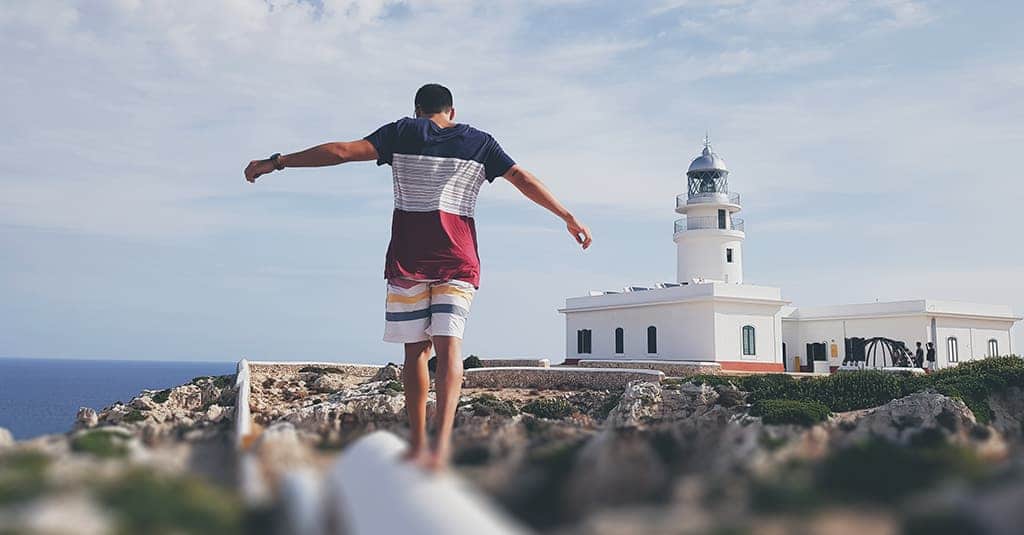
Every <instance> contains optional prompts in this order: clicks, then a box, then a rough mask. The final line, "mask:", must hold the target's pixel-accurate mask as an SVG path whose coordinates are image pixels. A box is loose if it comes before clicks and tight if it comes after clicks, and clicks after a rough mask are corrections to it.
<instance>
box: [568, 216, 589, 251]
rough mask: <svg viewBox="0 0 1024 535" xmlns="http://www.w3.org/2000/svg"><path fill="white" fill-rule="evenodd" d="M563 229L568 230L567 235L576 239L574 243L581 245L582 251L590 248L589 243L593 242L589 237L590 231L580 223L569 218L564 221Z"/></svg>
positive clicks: (571, 217) (573, 218)
mask: <svg viewBox="0 0 1024 535" xmlns="http://www.w3.org/2000/svg"><path fill="white" fill-rule="evenodd" d="M565 228H567V229H569V234H572V237H573V238H575V239H576V243H578V244H580V245H582V246H583V248H584V249H586V248H587V247H590V242H591V241H593V239H592V238H591V237H590V229H588V228H587V227H586V226H585V225H583V223H580V222H579V220H578V219H576V218H575V217H573V216H569V217H568V218H567V219H566V220H565Z"/></svg>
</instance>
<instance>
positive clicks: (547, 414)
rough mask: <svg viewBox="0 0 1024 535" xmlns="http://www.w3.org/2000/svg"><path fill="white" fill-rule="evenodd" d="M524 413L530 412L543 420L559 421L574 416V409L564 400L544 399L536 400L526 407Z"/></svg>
mask: <svg viewBox="0 0 1024 535" xmlns="http://www.w3.org/2000/svg"><path fill="white" fill-rule="evenodd" d="M523 412H528V413H530V414H532V415H534V416H539V417H541V418H550V419H558V418H565V417H566V416H569V415H570V414H572V412H573V407H572V404H571V403H569V401H568V400H566V399H564V398H542V399H535V400H533V401H531V402H529V403H527V404H526V405H524V406H523Z"/></svg>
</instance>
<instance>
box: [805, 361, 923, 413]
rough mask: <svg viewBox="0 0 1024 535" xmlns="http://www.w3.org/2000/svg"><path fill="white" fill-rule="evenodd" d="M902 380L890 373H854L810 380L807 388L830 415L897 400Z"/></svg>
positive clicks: (864, 371) (901, 393) (870, 371)
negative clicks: (831, 412) (830, 412)
mask: <svg viewBox="0 0 1024 535" xmlns="http://www.w3.org/2000/svg"><path fill="white" fill-rule="evenodd" d="M902 379H903V378H902V377H900V376H898V375H896V374H893V373H888V372H883V371H877V370H858V371H853V372H841V373H836V374H833V375H829V376H828V377H822V378H813V379H810V381H811V382H812V384H809V385H807V386H809V387H810V389H809V390H816V392H814V393H815V394H817V396H816V397H817V399H819V400H820V401H822V402H824V403H825V404H826V405H828V406H829V408H831V409H832V410H833V411H836V412H844V411H852V410H858V409H867V408H871V407H877V406H879V405H884V404H886V403H888V402H890V401H892V400H894V399H897V398H899V397H901V396H902V395H903V389H902V388H901V387H900V381H901V380H902Z"/></svg>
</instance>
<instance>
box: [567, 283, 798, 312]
mask: <svg viewBox="0 0 1024 535" xmlns="http://www.w3.org/2000/svg"><path fill="white" fill-rule="evenodd" d="M594 294H596V295H587V296H582V297H569V298H567V299H566V300H565V307H564V308H560V309H559V310H558V311H559V312H563V313H566V312H583V311H588V310H604V309H613V308H633V307H641V306H651V305H666V304H671V303H680V302H686V301H732V302H742V303H758V304H766V305H777V306H781V305H785V304H788V303H789V302H788V301H784V300H783V299H782V292H781V290H779V289H778V288H773V287H770V286H754V285H752V284H726V283H720V282H707V283H703V284H687V285H680V286H671V287H666V288H650V289H647V290H643V291H630V292H622V293H614V292H613V293H598V292H594Z"/></svg>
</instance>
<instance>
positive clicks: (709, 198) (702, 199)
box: [676, 191, 740, 208]
mask: <svg viewBox="0 0 1024 535" xmlns="http://www.w3.org/2000/svg"><path fill="white" fill-rule="evenodd" d="M700 203H726V204H740V194H739V193H729V192H724V191H717V192H703V193H695V194H693V195H689V194H686V193H682V194H680V195H676V208H679V207H680V206H683V205H686V204H700Z"/></svg>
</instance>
